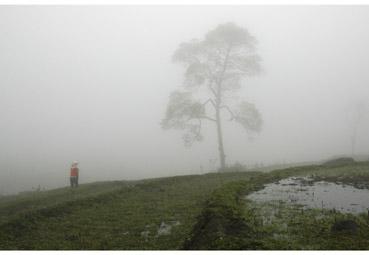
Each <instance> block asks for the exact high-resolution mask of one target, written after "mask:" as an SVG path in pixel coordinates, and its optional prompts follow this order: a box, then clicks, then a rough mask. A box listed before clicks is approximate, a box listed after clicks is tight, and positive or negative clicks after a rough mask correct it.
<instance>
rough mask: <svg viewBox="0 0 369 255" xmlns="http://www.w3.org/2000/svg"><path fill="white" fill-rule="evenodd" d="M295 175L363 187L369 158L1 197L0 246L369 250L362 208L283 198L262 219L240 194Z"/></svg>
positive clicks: (368, 177) (368, 174)
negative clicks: (340, 210) (269, 219)
mask: <svg viewBox="0 0 369 255" xmlns="http://www.w3.org/2000/svg"><path fill="white" fill-rule="evenodd" d="M298 175H300V176H305V175H309V176H313V177H314V178H315V179H316V180H322V179H326V180H329V181H338V180H339V181H340V182H345V183H348V184H352V185H355V186H358V187H360V188H365V187H367V186H365V185H368V180H369V164H368V163H356V164H351V165H346V166H339V167H323V166H305V167H296V168H289V169H285V170H276V171H272V172H270V173H261V172H237V173H221V174H205V175H191V176H176V177H169V178H158V179H148V180H141V181H135V182H128V181H116V182H104V183H92V184H85V185H81V186H80V187H79V188H78V189H75V190H71V189H69V188H62V189H56V190H51V191H42V192H32V193H28V194H23V195H18V196H9V197H3V198H1V199H0V249H26V250H32V249H51V250H55V249H66V250H68V249H73V250H79V249H85V250H86V249H98V250H100V249H110V250H147V249H150V250H157V249H160V250H168V249H170V250H175V249H369V242H368V241H367V236H369V231H368V219H367V217H366V216H365V215H360V216H354V215H342V214H335V215H332V214H330V212H327V211H323V210H310V211H306V212H304V213H301V210H298V209H297V210H295V209H296V208H294V207H291V206H285V205H283V204H280V205H278V207H280V208H279V209H280V210H279V211H280V212H281V213H280V217H278V218H277V219H276V220H275V222H273V224H271V225H265V224H262V223H261V222H262V219H261V217H262V214H263V210H264V211H265V210H266V209H267V208H268V206H270V205H268V204H265V206H262V207H260V206H259V207H258V205H255V204H253V203H252V202H250V201H247V200H245V199H244V198H243V197H244V196H245V195H246V194H248V193H250V192H252V191H255V190H258V189H261V188H263V185H264V184H266V183H270V182H273V181H276V180H279V179H283V178H286V177H288V176H298ZM273 206H275V205H273ZM318 215H319V217H317V216H318ZM337 217H338V218H339V219H341V218H342V219H343V218H347V217H349V218H350V219H354V220H355V221H356V222H357V223H358V225H359V231H358V232H357V233H355V234H352V235H351V234H347V233H343V234H341V233H339V234H337V233H331V231H330V228H331V225H332V222H333V220H336V219H337Z"/></svg>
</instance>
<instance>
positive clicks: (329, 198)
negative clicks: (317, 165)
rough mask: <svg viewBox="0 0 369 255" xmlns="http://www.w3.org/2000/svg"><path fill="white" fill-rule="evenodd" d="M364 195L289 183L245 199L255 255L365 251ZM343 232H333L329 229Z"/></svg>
mask: <svg viewBox="0 0 369 255" xmlns="http://www.w3.org/2000/svg"><path fill="white" fill-rule="evenodd" d="M368 207H369V190H367V189H358V188H355V187H354V186H351V185H345V184H343V183H338V184H337V183H332V182H326V181H317V182H316V181H314V180H313V179H312V178H308V177H289V178H286V179H282V180H280V181H278V182H275V183H270V184H266V185H265V187H264V188H263V189H262V190H259V191H256V192H253V193H251V194H249V195H248V196H246V197H245V217H246V219H247V220H248V222H249V223H250V224H251V225H252V226H253V227H254V230H255V231H256V232H257V233H259V234H258V237H257V239H258V240H256V242H258V246H259V247H261V249H305V250H310V249H342V250H344V249H365V250H367V249H368V248H369V240H368V238H367V237H368V236H369V218H368V212H367V210H368ZM342 222H343V224H347V222H348V224H349V225H350V224H351V225H350V226H349V227H346V229H345V226H344V227H343V229H339V230H338V231H337V230H336V229H335V226H337V225H338V226H340V225H342V224H341V223H342Z"/></svg>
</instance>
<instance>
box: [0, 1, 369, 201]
mask: <svg viewBox="0 0 369 255" xmlns="http://www.w3.org/2000/svg"><path fill="white" fill-rule="evenodd" d="M225 22H234V23H235V24H237V25H238V26H241V27H245V28H247V29H248V31H249V32H250V33H251V34H252V35H253V36H255V38H256V39H257V40H258V47H257V52H258V54H259V55H260V56H261V57H262V62H261V64H262V68H263V72H262V74H261V75H259V76H255V77H252V78H248V79H245V80H244V82H243V89H242V90H241V91H240V92H238V95H239V96H242V97H244V98H246V99H247V100H248V101H250V102H252V103H254V104H255V105H256V107H257V108H258V109H259V111H260V112H261V114H262V117H263V121H264V125H263V128H262V131H261V132H260V134H259V135H257V136H255V137H253V138H252V139H250V137H249V136H248V135H247V133H246V132H245V131H244V130H242V128H241V127H239V126H237V125H234V124H233V123H226V122H224V124H223V128H224V145H225V152H226V155H227V163H228V164H233V163H235V162H240V163H242V164H246V165H250V166H252V165H253V164H255V163H263V164H264V165H269V164H277V163H291V162H309V161H317V160H322V159H325V158H329V157H331V156H335V155H343V154H347V155H350V154H351V140H350V136H351V133H352V125H351V123H350V121H349V120H350V117H349V115H350V112H352V109H355V105H356V104H358V103H359V102H360V103H364V104H366V103H369V102H368V100H367V99H368V97H369V86H368V85H369V71H368V67H369V50H368V45H369V8H368V7H362V6H357V7H350V6H342V7H338V6H336V7H324V6H299V7H292V6H278V7H277V6H252V7H251V6H243V7H240V6H234V7H227V6H219V7H210V6H208V7H206V6H203V7H200V6H198V7H195V6H193V7H190V6H186V7H185V6H177V7H169V6H168V7H167V6H152V7H150V6H141V7H135V6H130V7H128V6H119V7H117V6H115V7H113V6H110V7H103V6H95V7H92V6H91V7H88V6H73V7H55V6H54V7H42V6H28V7H27V6H23V7H20V6H19V7H12V6H1V7H0V69H1V72H0V88H1V93H0V116H1V120H0V127H1V128H0V131H1V132H0V141H1V142H0V194H11V193H15V192H19V191H23V190H31V189H32V188H33V187H37V186H38V185H40V186H41V187H42V188H47V189H49V188H56V187H62V186H66V185H68V177H69V176H68V175H69V168H70V164H71V163H72V161H74V160H77V161H78V162H80V165H79V166H80V171H81V172H80V181H81V183H88V182H94V181H103V180H121V179H127V180H130V179H141V178H151V177H161V176H172V175H186V174H200V173H205V172H210V171H215V170H216V168H217V167H218V164H219V162H218V148H217V140H216V134H215V130H213V129H210V128H209V129H207V130H205V132H204V136H205V139H204V141H203V142H201V143H196V144H194V145H193V146H192V147H190V148H187V147H185V146H184V145H183V141H182V139H181V136H182V133H181V132H179V131H175V130H169V131H168V130H163V129H162V128H161V126H160V122H161V120H162V119H163V118H164V115H165V110H166V106H167V103H168V99H169V94H170V92H171V91H173V90H175V89H177V88H179V87H181V86H182V84H183V79H184V78H183V73H184V69H183V67H181V66H180V65H177V64H174V63H173V62H172V61H171V58H172V55H173V53H174V51H175V50H176V49H177V48H178V46H179V44H180V43H182V42H187V41H189V40H191V39H193V38H199V39H201V38H203V37H204V35H205V34H206V33H207V32H208V31H209V30H212V29H214V28H215V27H216V26H217V25H218V24H221V23H225ZM367 130H369V111H368V113H367V114H366V115H365V114H364V117H363V118H362V120H361V122H360V125H358V128H357V142H356V149H355V154H358V155H359V154H360V155H366V154H368V155H369V146H368V145H369V136H368V133H367Z"/></svg>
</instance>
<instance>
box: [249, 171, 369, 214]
mask: <svg viewBox="0 0 369 255" xmlns="http://www.w3.org/2000/svg"><path fill="white" fill-rule="evenodd" d="M246 198H247V199H250V200H252V201H255V202H273V201H283V202H288V203H292V204H298V205H301V206H302V207H303V208H305V209H307V208H318V209H332V210H333V209H335V210H337V211H339V212H342V213H352V214H358V213H364V212H365V213H366V212H368V209H369V190H363V189H357V188H355V187H353V186H349V185H338V184H335V183H331V182H324V181H321V182H313V180H312V179H309V178H307V177H305V178H302V177H290V178H287V179H283V180H280V181H279V182H276V183H270V184H267V185H265V188H264V189H262V190H259V191H256V192H254V193H251V194H250V195H248V196H247V197H246Z"/></svg>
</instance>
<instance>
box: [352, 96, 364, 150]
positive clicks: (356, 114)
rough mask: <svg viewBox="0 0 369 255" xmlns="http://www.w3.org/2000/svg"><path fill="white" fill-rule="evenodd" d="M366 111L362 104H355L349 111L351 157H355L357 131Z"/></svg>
mask: <svg viewBox="0 0 369 255" xmlns="http://www.w3.org/2000/svg"><path fill="white" fill-rule="evenodd" d="M367 111H368V110H367V107H366V105H365V103H364V102H357V103H355V104H354V105H353V106H352V108H351V111H349V125H350V129H351V135H350V141H351V156H352V157H353V156H354V155H355V149H356V141H357V131H358V128H359V126H360V123H361V121H362V119H363V118H364V116H365V114H366V112H367Z"/></svg>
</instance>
